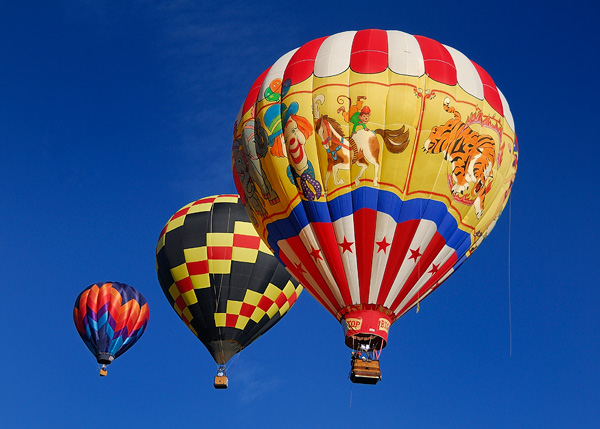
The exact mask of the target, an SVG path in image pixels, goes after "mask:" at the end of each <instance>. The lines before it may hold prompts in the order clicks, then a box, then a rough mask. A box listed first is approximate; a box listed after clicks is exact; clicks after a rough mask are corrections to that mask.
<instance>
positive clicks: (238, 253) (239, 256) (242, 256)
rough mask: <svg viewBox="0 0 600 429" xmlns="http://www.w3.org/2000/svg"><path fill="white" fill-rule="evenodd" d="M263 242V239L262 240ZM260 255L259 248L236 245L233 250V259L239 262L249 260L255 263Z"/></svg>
mask: <svg viewBox="0 0 600 429" xmlns="http://www.w3.org/2000/svg"><path fill="white" fill-rule="evenodd" d="M261 243H262V241H261ZM257 257H258V249H248V248H245V247H234V248H233V251H232V252H231V259H232V260H234V261H238V262H249V263H251V264H253V263H254V262H256V258H257Z"/></svg>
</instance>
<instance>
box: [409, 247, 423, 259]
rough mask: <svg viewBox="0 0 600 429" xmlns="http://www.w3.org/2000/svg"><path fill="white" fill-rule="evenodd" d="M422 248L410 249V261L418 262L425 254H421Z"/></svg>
mask: <svg viewBox="0 0 600 429" xmlns="http://www.w3.org/2000/svg"><path fill="white" fill-rule="evenodd" d="M420 250H421V248H420V247H419V248H418V249H417V250H412V249H410V257H409V258H408V259H414V260H415V262H417V259H419V258H420V257H421V256H422V255H423V254H422V253H421V252H420Z"/></svg>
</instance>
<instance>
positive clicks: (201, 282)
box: [190, 273, 210, 289]
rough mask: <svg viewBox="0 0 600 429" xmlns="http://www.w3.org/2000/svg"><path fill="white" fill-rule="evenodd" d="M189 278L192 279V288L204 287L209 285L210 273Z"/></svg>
mask: <svg viewBox="0 0 600 429" xmlns="http://www.w3.org/2000/svg"><path fill="white" fill-rule="evenodd" d="M190 280H191V281H192V286H193V287H194V289H205V288H207V287H210V275H209V274H208V273H206V274H198V275H195V276H190Z"/></svg>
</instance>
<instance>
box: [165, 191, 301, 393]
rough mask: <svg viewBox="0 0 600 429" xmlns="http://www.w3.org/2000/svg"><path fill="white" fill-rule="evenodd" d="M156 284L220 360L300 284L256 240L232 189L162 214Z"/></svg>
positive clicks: (257, 331)
mask: <svg viewBox="0 0 600 429" xmlns="http://www.w3.org/2000/svg"><path fill="white" fill-rule="evenodd" d="M156 263H157V270H158V279H159V282H160V285H161V287H162V289H163V292H164V293H165V296H166V297H167V299H168V300H169V303H170V304H171V305H172V306H173V309H174V310H175V311H176V312H177V314H178V315H179V317H181V319H182V320H183V321H184V323H185V324H186V325H187V326H188V328H190V330H191V331H192V332H193V333H194V335H195V336H196V337H198V339H199V340H200V341H202V343H203V344H204V345H205V346H206V348H207V349H208V351H209V352H210V353H211V355H212V357H213V359H214V360H215V362H216V363H217V364H218V365H219V366H220V367H219V371H218V373H217V374H218V375H217V377H215V387H216V388H226V387H227V378H226V376H225V364H226V363H227V362H228V361H229V360H230V359H231V358H232V357H233V356H234V355H235V354H236V353H238V352H240V351H241V350H242V349H244V348H245V347H247V346H248V345H250V344H251V343H252V342H253V341H254V340H256V339H257V338H258V337H260V336H261V335H262V334H264V333H265V332H266V331H268V330H269V329H270V328H271V327H273V325H275V324H276V323H277V322H278V321H279V320H280V319H281V317H283V315H284V314H285V313H286V312H287V311H288V310H289V309H290V307H291V306H292V305H293V304H294V302H295V301H296V299H297V298H298V295H299V294H300V292H301V291H302V286H301V285H299V284H298V282H296V281H295V280H294V279H293V278H292V277H291V275H290V274H289V273H288V272H287V271H286V270H285V268H284V267H283V266H282V265H281V264H280V263H279V261H277V259H276V258H275V257H274V256H273V254H272V253H271V251H270V250H269V248H268V247H267V246H266V245H265V244H264V243H263V242H262V240H261V239H260V237H259V236H258V235H257V233H256V231H255V229H254V228H253V226H252V224H251V223H250V221H249V219H248V215H247V214H246V212H245V210H244V207H243V205H242V204H241V203H240V202H239V196H238V195H217V196H211V197H206V198H202V199H199V200H197V201H194V202H192V203H190V204H188V205H186V206H185V207H183V208H181V209H180V210H179V211H177V213H175V214H174V215H173V216H172V217H171V219H169V221H168V222H167V224H166V225H165V227H164V228H163V230H162V232H161V233H160V237H159V239H158V245H157V248H156Z"/></svg>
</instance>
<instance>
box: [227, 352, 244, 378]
mask: <svg viewBox="0 0 600 429" xmlns="http://www.w3.org/2000/svg"><path fill="white" fill-rule="evenodd" d="M241 353H242V350H240V351H239V352H237V353H236V354H235V355H234V356H233V358H232V359H233V361H232V362H231V364H230V365H229V367H228V368H227V371H229V372H230V373H231V372H233V371H234V370H235V367H236V366H237V363H238V360H239V359H240V354H241Z"/></svg>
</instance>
